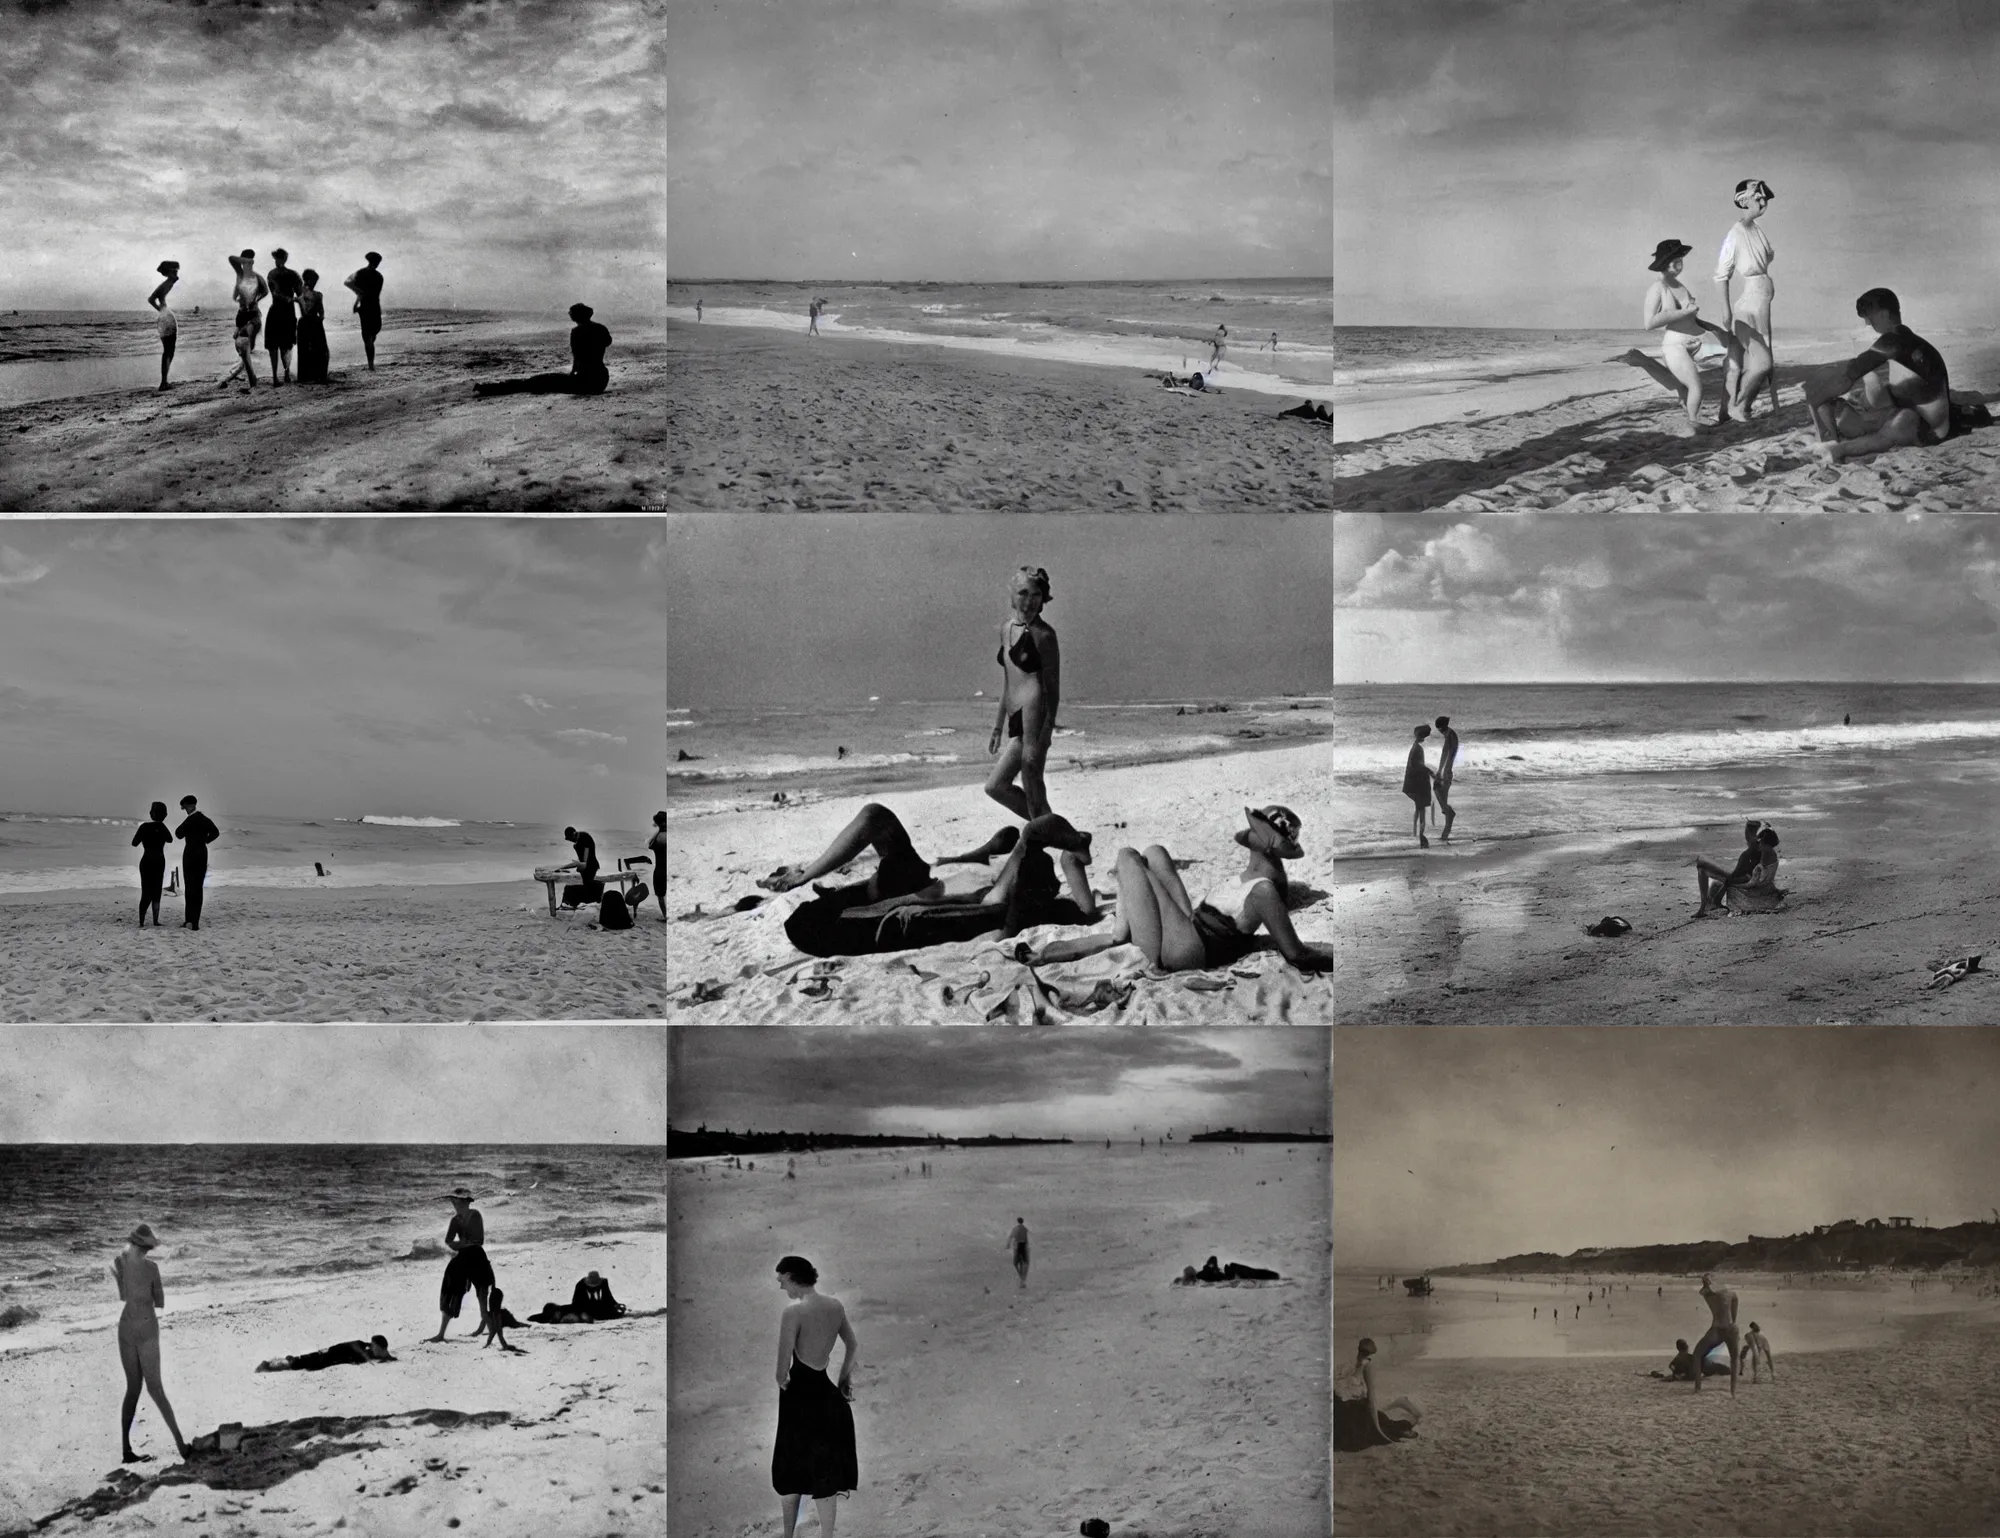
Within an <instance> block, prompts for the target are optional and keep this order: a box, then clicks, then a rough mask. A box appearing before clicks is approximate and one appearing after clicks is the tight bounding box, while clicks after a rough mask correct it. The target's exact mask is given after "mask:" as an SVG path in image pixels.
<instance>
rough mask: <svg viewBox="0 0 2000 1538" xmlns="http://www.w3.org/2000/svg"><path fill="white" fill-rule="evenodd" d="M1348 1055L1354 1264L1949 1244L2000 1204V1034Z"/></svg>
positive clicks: (1637, 1041) (1340, 1067)
mask: <svg viewBox="0 0 2000 1538" xmlns="http://www.w3.org/2000/svg"><path fill="white" fill-rule="evenodd" d="M1333 1061H1334V1094H1333V1103H1334V1142H1333V1234H1334V1240H1333V1242H1334V1253H1335V1254H1336V1255H1337V1256H1339V1257H1340V1261H1339V1263H1340V1264H1341V1265H1342V1266H1353V1265H1356V1264H1360V1265H1362V1266H1364V1267H1365V1266H1368V1265H1370V1264H1371V1263H1377V1264H1394V1265H1396V1266H1397V1267H1399V1268H1401V1267H1404V1266H1412V1267H1414V1266H1441V1265H1452V1264H1459V1263H1466V1262H1473V1263H1476V1262H1482V1261H1489V1260H1498V1259H1500V1258H1501V1257H1503V1256H1507V1255H1519V1254H1524V1253H1526V1252H1528V1251H1531V1250H1549V1251H1553V1252H1555V1253H1557V1254H1565V1255H1566V1254H1569V1253H1570V1252H1571V1251H1573V1250H1577V1249H1581V1248H1584V1247H1586V1246H1599V1247H1607V1246H1614V1245H1638V1244H1685V1243H1694V1242H1696V1241H1700V1240H1714V1239H1721V1240H1726V1241H1728V1242H1730V1243H1740V1242H1741V1241H1743V1240H1744V1239H1745V1238H1747V1237H1748V1236H1749V1235H1750V1234H1753V1233H1755V1234H1762V1235H1766V1236H1780V1235H1785V1234H1791V1233H1800V1232H1809V1231H1810V1230H1811V1228H1812V1226H1813V1225H1814V1224H1815V1223H1833V1222H1837V1221H1839V1220H1840V1219H1842V1218H1857V1219H1867V1218H1870V1217H1882V1218H1887V1217H1891V1216H1908V1217H1913V1218H1916V1219H1917V1220H1918V1221H1919V1222H1922V1221H1923V1220H1925V1219H1926V1218H1928V1219H1929V1220H1930V1222H1931V1223H1932V1224H1933V1225H1935V1226H1937V1227H1940V1228H1942V1227H1947V1226H1949V1225H1951V1224H1955V1223H1962V1222H1973V1221H1980V1222H1984V1221H1987V1220H1988V1219H1989V1218H1990V1217H1991V1212H1990V1210H1989V1209H1990V1207H1991V1206H1992V1204H1993V1203H1994V1202H1996V1201H2000V1191H1996V1190H1995V1183H1994V1170H1995V1168H1996V1166H2000V1119H1996V1118H1995V1116H1994V1115H1993V1105H1994V1098H1995V1096H1996V1094H2000V1031H1996V1030H1990V1029H1985V1028H1972V1029H1953V1028H1938V1027H1910V1026H1896V1027H1888V1028H1881V1029H1878V1028H1874V1027H1859V1026H1856V1027H1849V1026H1835V1027H1808V1028H1790V1027H1761V1026H1714V1027H1707V1026H1703V1027H1666V1026H1663V1027H1651V1026H1646V1027H1632V1026H1622V1027H1576V1026H1562V1027H1553V1026H1552V1027H1520V1028H1516V1027H1509V1026H1495V1027H1468V1028H1439V1029H1418V1030H1407V1029H1397V1028H1393V1027H1391V1028H1384V1029H1368V1028H1353V1029H1342V1030H1337V1031H1335V1033H1334V1043H1333Z"/></svg>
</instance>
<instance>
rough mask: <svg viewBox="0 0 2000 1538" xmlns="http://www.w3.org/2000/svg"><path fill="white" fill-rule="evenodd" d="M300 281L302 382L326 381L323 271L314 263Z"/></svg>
mask: <svg viewBox="0 0 2000 1538" xmlns="http://www.w3.org/2000/svg"><path fill="white" fill-rule="evenodd" d="M299 283H300V288H299V383H300V384H325V383H326V366H327V363H328V361H329V358H328V354H327V347H326V295H324V294H322V293H321V292H320V291H319V274H318V273H317V272H315V271H313V269H312V268H310V267H308V268H307V269H306V270H305V271H304V272H302V273H300V274H299Z"/></svg>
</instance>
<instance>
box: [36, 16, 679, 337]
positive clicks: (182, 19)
mask: <svg viewBox="0 0 2000 1538" xmlns="http://www.w3.org/2000/svg"><path fill="white" fill-rule="evenodd" d="M665 47H666V44H665V40H664V38H663V36H662V21H661V12H660V0H78V3H75V4H71V3H69V0H16V3H12V4H9V5H8V6H7V19H6V26H5V46H4V49H0V228H5V229H6V231H7V240H6V244H7V261H6V263H5V264H4V266H0V306H4V307H6V308H9V309H13V308H21V309H96V310H102V309H114V310H116V309H132V310H141V309H143V306H144V303H145V298H146V295H147V294H148V293H149V292H151V290H152V288H153V286H154V285H155V284H156V283H157V282H158V281H159V280H158V278H157V277H156V276H155V275H154V269H155V267H156V266H157V265H158V263H159V262H160V261H161V260H162V259H163V258H167V257H171V258H173V259H174V260H176V261H178V262H179V263H180V264H181V277H182V282H181V286H180V288H179V289H177V290H176V300H177V302H178V303H180V304H183V305H185V306H188V307H192V306H194V305H198V304H199V305H218V306H219V305H222V304H224V303H225V302H226V301H227V296H228V293H229V288H230V283H231V281H232V274H231V273H230V270H229V267H228V265H227V263H226V262H225V261H224V258H225V257H226V256H229V255H232V254H234V253H235V252H238V251H241V250H243V249H244V248H246V247H247V248H249V249H252V250H254V251H256V252H257V253H258V257H257V268H258V270H259V271H260V272H262V271H266V270H268V268H269V265H270V262H269V253H270V251H271V250H272V249H273V248H274V247H280V246H282V247H283V248H285V249H286V250H287V251H288V252H290V254H291V265H292V267H294V268H295V269H303V268H306V267H314V268H317V269H318V270H319V272H320V274H321V287H322V288H324V289H329V290H330V291H331V292H334V293H344V290H342V289H340V288H339V287H338V280H339V278H341V277H344V276H346V275H347V274H348V273H350V272H352V271H354V270H355V269H356V268H358V267H360V266H361V265H362V256H363V253H365V252H368V251H379V252H380V253H382V257H383V262H382V273H383V276H384V279H385V287H384V289H383V305H384V308H385V310H387V311H388V312H390V313H391V315H392V316H393V312H394V311H395V310H396V309H397V308H399V307H402V306H450V307H463V308H472V309H522V310H532V311H540V312H545V313H551V314H556V315H558V316H559V315H560V314H561V312H562V311H564V310H565V309H567V307H568V306H569V305H570V304H572V303H574V302H576V301H577V300H579V299H582V300H584V301H586V302H587V303H589V304H591V305H594V306H595V307H596V308H597V310H598V311H599V312H600V314H599V317H598V318H599V319H600V320H602V319H612V320H614V321H615V320H616V318H617V317H618V316H620V315H624V316H631V317H641V316H649V315H656V314H658V313H659V310H660V307H661V306H662V305H663V304H664V302H665V266H664V254H665V251H664V241H665V229H666V209H665V196H666V188H665V178H664V172H663V161H664V156H663V146H664V133H665V107H664V104H663V101H662V81H663V78H664V74H665V70H664V66H663V63H662V58H663V55H664V52H665Z"/></svg>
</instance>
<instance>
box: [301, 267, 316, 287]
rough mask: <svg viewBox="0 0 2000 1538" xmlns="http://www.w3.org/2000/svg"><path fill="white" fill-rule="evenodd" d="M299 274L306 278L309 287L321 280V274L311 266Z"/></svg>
mask: <svg viewBox="0 0 2000 1538" xmlns="http://www.w3.org/2000/svg"><path fill="white" fill-rule="evenodd" d="M299 276H300V277H301V278H302V279H304V280H305V283H306V286H307V287H311V286H312V285H313V284H315V283H317V282H319V274H318V273H316V272H314V271H313V270H312V268H310V267H308V268H307V269H306V270H305V271H304V272H302V273H300V274H299Z"/></svg>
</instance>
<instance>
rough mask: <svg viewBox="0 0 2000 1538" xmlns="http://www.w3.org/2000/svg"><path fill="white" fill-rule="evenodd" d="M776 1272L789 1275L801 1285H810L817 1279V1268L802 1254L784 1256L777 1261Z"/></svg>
mask: <svg viewBox="0 0 2000 1538" xmlns="http://www.w3.org/2000/svg"><path fill="white" fill-rule="evenodd" d="M777 1272H778V1275H780V1276H789V1277H790V1278H791V1279H792V1280H793V1281H795V1282H797V1283H798V1284H799V1285H800V1286H801V1287H810V1286H812V1284H813V1283H814V1282H816V1281H818V1280H819V1272H818V1270H817V1269H816V1268H815V1267H814V1266H813V1263H812V1262H811V1261H809V1260H807V1259H806V1258H805V1256H803V1255H787V1256H785V1257H784V1258H783V1259H782V1260H780V1261H779V1262H778V1265H777Z"/></svg>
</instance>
